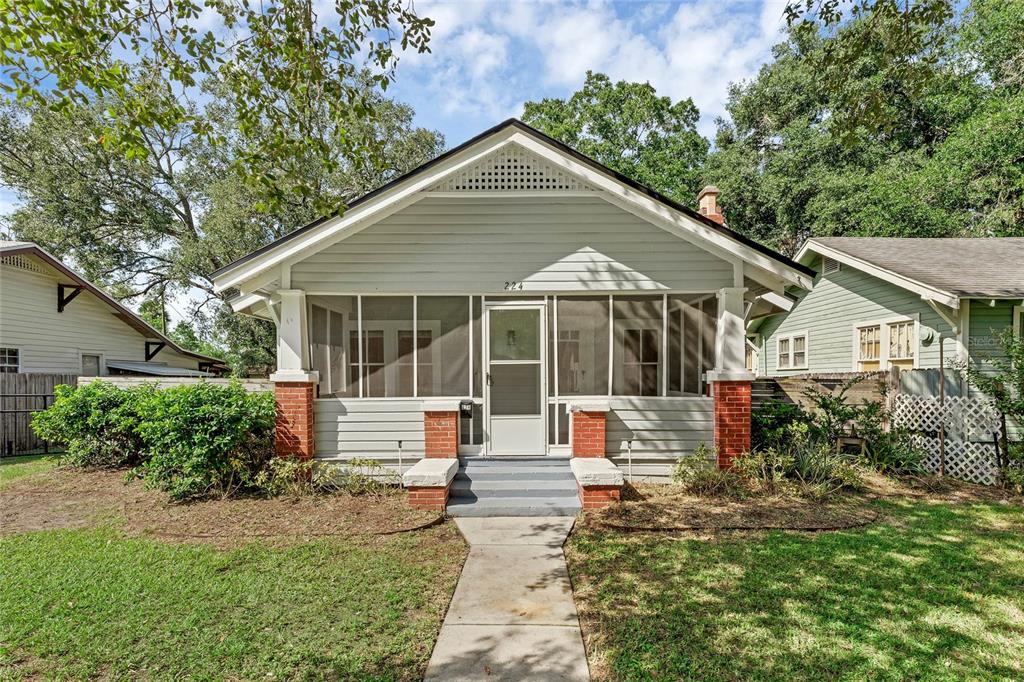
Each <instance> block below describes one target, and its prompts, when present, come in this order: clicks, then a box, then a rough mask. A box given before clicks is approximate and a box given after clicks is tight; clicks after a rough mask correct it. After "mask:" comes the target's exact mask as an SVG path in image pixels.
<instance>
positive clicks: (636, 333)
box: [612, 295, 665, 396]
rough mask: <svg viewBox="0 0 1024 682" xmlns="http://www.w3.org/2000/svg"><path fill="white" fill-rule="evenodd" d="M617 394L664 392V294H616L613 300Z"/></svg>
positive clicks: (613, 389) (614, 375) (614, 381)
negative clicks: (662, 382) (662, 379)
mask: <svg viewBox="0 0 1024 682" xmlns="http://www.w3.org/2000/svg"><path fill="white" fill-rule="evenodd" d="M612 321H613V324H614V335H613V341H612V351H613V352H614V354H615V357H614V373H613V377H614V378H613V382H612V393H613V394H615V395H640V396H655V395H661V376H662V371H661V363H662V362H663V361H664V358H665V353H664V349H663V348H662V345H663V344H662V341H663V338H662V337H663V334H662V330H663V328H664V325H663V322H664V320H663V318H662V296H661V295H657V296H616V297H615V298H614V299H613V300H612Z"/></svg>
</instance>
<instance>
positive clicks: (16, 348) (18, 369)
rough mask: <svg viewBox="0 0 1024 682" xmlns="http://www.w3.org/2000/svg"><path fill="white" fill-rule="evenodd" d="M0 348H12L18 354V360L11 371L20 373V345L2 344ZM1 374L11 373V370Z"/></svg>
mask: <svg viewBox="0 0 1024 682" xmlns="http://www.w3.org/2000/svg"><path fill="white" fill-rule="evenodd" d="M2 349H3V350H13V351H14V352H15V353H17V354H18V362H17V364H15V365H14V372H13V374H21V347H20V346H3V347H2ZM4 366H5V367H10V366H11V365H4ZM2 374H12V372H2Z"/></svg>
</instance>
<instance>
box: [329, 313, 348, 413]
mask: <svg viewBox="0 0 1024 682" xmlns="http://www.w3.org/2000/svg"><path fill="white" fill-rule="evenodd" d="M328 314H329V316H330V318H329V321H328V331H329V344H330V345H329V349H330V353H329V357H328V367H329V368H330V373H331V379H330V389H329V392H330V393H331V394H332V395H343V394H345V389H346V384H347V382H346V381H345V316H344V315H343V314H342V313H339V312H336V311H334V310H331V311H329V313H328Z"/></svg>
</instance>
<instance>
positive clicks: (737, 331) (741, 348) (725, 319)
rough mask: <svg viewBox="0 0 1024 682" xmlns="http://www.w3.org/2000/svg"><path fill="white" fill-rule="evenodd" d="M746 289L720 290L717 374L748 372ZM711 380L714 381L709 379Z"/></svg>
mask: <svg viewBox="0 0 1024 682" xmlns="http://www.w3.org/2000/svg"><path fill="white" fill-rule="evenodd" d="M746 291H747V290H746V288H744V287H725V288H722V289H719V290H718V332H717V334H716V335H715V374H717V375H720V374H722V373H723V372H725V373H731V372H747V367H746V343H747V339H746V330H745V329H744V325H743V307H744V301H743V294H744V293H746ZM709 380H713V379H711V378H710V377H709Z"/></svg>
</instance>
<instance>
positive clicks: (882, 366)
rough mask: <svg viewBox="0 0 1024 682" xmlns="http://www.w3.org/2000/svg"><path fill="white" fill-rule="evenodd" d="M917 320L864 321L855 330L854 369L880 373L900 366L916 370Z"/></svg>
mask: <svg viewBox="0 0 1024 682" xmlns="http://www.w3.org/2000/svg"><path fill="white" fill-rule="evenodd" d="M917 336H918V334H917V319H916V318H900V319H896V320H881V321H878V322H864V323H861V324H858V325H857V326H856V327H855V328H854V336H853V339H854V370H855V371H858V372H877V371H880V370H887V369H889V368H890V367H893V366H896V367H900V368H901V369H913V367H914V363H915V362H916V359H917Z"/></svg>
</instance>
